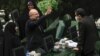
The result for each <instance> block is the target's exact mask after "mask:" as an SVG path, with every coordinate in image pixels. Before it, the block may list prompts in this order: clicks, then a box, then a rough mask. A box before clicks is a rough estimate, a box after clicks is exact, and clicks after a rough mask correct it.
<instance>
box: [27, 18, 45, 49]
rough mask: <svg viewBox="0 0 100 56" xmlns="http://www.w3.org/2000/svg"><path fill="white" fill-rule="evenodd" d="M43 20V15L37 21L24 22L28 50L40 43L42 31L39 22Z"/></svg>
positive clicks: (38, 45)
mask: <svg viewBox="0 0 100 56" xmlns="http://www.w3.org/2000/svg"><path fill="white" fill-rule="evenodd" d="M43 20H44V17H41V18H40V19H39V20H38V21H32V20H28V21H27V23H26V37H27V48H28V50H29V51H32V50H34V49H36V48H38V47H40V46H41V45H42V41H43V40H42V39H43V33H44V32H43V28H42V25H41V23H42V21H43Z"/></svg>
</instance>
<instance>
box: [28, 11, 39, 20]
mask: <svg viewBox="0 0 100 56" xmlns="http://www.w3.org/2000/svg"><path fill="white" fill-rule="evenodd" d="M29 17H30V19H31V20H37V19H38V18H39V13H38V11H37V10H36V9H31V10H30V11H29Z"/></svg>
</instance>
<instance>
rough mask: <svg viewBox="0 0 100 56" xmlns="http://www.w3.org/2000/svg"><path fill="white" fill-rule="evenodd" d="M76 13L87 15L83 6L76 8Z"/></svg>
mask: <svg viewBox="0 0 100 56" xmlns="http://www.w3.org/2000/svg"><path fill="white" fill-rule="evenodd" d="M75 13H76V15H80V16H82V17H84V16H86V11H85V10H84V9H83V8H78V9H76V10H75Z"/></svg>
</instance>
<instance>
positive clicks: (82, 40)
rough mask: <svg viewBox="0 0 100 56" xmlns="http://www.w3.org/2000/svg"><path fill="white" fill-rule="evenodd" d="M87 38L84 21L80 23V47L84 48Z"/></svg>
mask: <svg viewBox="0 0 100 56" xmlns="http://www.w3.org/2000/svg"><path fill="white" fill-rule="evenodd" d="M84 40H85V25H84V24H83V23H79V38H78V48H79V50H81V49H82V45H83V44H84Z"/></svg>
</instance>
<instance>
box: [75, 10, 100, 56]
mask: <svg viewBox="0 0 100 56" xmlns="http://www.w3.org/2000/svg"><path fill="white" fill-rule="evenodd" d="M75 19H76V21H78V27H79V38H78V40H79V42H78V48H74V50H78V51H79V52H80V55H81V56H93V55H94V50H95V43H96V41H97V40H98V37H99V36H98V33H97V28H96V25H95V23H94V21H93V20H92V19H91V18H90V17H88V16H86V12H85V10H84V9H82V8H78V9H77V10H75Z"/></svg>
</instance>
